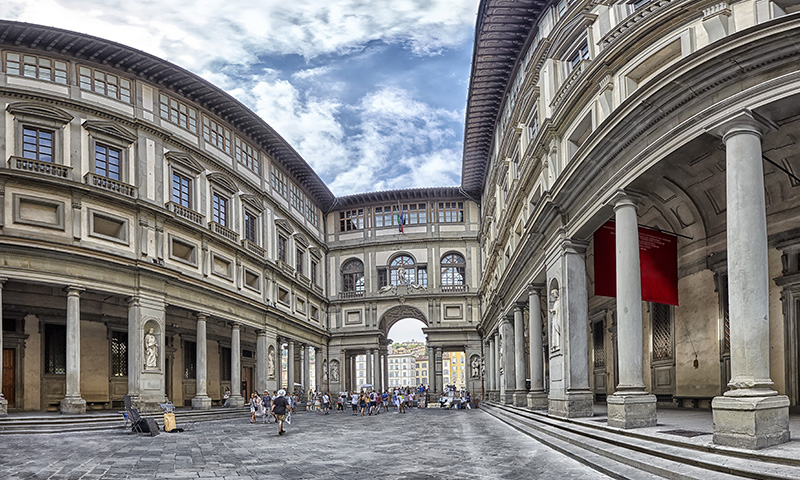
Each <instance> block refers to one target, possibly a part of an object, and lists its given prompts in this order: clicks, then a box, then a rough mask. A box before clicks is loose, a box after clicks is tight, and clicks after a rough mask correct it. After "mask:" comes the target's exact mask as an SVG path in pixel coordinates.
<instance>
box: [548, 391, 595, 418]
mask: <svg viewBox="0 0 800 480" xmlns="http://www.w3.org/2000/svg"><path fill="white" fill-rule="evenodd" d="M547 400H548V402H547V403H548V410H549V412H548V413H549V414H550V415H553V416H556V417H565V418H582V417H593V416H594V408H593V407H594V394H593V393H591V392H585V393H584V392H581V393H569V392H568V393H567V394H566V398H552V397H551V398H548V399H547Z"/></svg>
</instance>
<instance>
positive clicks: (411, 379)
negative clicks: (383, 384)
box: [388, 353, 417, 387]
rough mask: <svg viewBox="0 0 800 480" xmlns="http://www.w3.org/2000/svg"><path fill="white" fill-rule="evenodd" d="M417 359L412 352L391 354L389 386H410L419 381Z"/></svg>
mask: <svg viewBox="0 0 800 480" xmlns="http://www.w3.org/2000/svg"><path fill="white" fill-rule="evenodd" d="M415 364H416V361H415V357H414V355H411V354H408V353H406V354H392V355H389V381H388V384H389V387H409V386H414V385H415V384H416V382H417V379H416V377H417V374H416V367H415Z"/></svg>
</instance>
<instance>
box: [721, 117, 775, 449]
mask: <svg viewBox="0 0 800 480" xmlns="http://www.w3.org/2000/svg"><path fill="white" fill-rule="evenodd" d="M714 130H715V132H716V133H718V134H720V135H721V136H722V140H723V142H725V151H726V155H725V161H726V169H725V174H726V190H727V242H728V301H729V311H730V335H731V380H730V382H729V383H728V387H729V390H728V391H727V392H725V394H724V395H723V396H719V397H716V398H714V400H713V402H712V410H713V415H714V443H718V444H720V445H726V446H732V447H741V448H750V449H757V448H764V447H769V446H772V445H777V444H780V443H785V442H788V441H789V398H788V397H787V396H786V395H778V392H776V391H775V390H773V389H772V385H773V383H772V379H771V378H770V370H769V354H770V338H769V282H770V277H769V270H768V261H767V248H768V244H767V223H766V209H765V200H764V169H763V160H762V153H761V135H762V134H764V133H766V132H767V130H768V126H767V124H766V121H765V120H763V119H761V118H755V116H754V114H752V113H751V112H749V111H743V112H739V113H737V114H735V115H734V116H733V117H732V118H728V119H726V120H725V121H723V122H722V123H721V124H720V125H718V126H717V127H716V128H715V129H714Z"/></svg>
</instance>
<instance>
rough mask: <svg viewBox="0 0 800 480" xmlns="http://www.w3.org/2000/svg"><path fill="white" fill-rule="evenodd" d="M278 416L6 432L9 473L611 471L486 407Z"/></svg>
mask: <svg viewBox="0 0 800 480" xmlns="http://www.w3.org/2000/svg"><path fill="white" fill-rule="evenodd" d="M293 418H294V421H293V422H292V425H291V426H289V427H288V428H287V431H288V433H287V434H286V435H284V436H278V435H277V427H276V426H275V425H274V424H268V425H264V424H260V423H259V424H251V423H250V421H249V420H250V419H249V416H247V417H242V418H241V419H237V420H222V421H207V422H202V423H198V424H197V425H196V426H195V427H194V429H193V430H191V431H188V432H183V433H175V434H168V433H162V434H161V435H158V436H156V437H149V436H142V435H138V434H131V433H122V432H87V433H61V434H37V435H20V434H9V435H4V436H3V437H2V448H0V478H2V479H50V478H52V479H73V478H74V479H123V478H125V479H128V478H129V479H153V478H162V479H173V478H174V479H189V478H214V479H226V478H229V479H234V478H235V479H237V480H244V479H254V480H255V479H284V478H286V479H325V480H328V479H346V480H352V479H353V478H364V477H365V476H369V477H377V476H380V478H391V479H415V480H416V479H423V480H424V479H443V478H459V479H467V480H472V479H487V478H491V479H530V478H560V479H590V480H591V479H603V478H608V477H606V476H604V475H602V474H601V473H599V472H597V471H595V470H592V469H590V468H589V467H586V466H584V465H583V464H581V463H579V462H577V461H575V460H573V459H571V458H569V457H567V456H565V455H562V454H560V453H558V452H555V451H553V450H551V449H549V448H548V447H545V446H544V445H542V444H540V443H539V442H537V441H536V440H534V439H532V438H530V437H528V436H526V435H524V434H522V433H520V432H518V431H516V430H514V429H513V428H511V427H509V426H507V425H505V424H504V423H502V422H500V421H498V420H497V419H495V418H493V417H491V416H490V415H488V414H486V413H484V412H482V411H480V410H466V411H443V410H438V409H426V410H415V409H411V410H409V412H408V413H407V414H397V413H394V412H388V413H382V414H380V415H377V416H371V417H370V416H365V417H360V416H352V415H351V413H350V412H347V413H344V414H336V413H332V414H330V415H322V414H318V413H311V412H299V413H298V414H296V415H294V417H293Z"/></svg>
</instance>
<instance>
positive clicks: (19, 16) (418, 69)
mask: <svg viewBox="0 0 800 480" xmlns="http://www.w3.org/2000/svg"><path fill="white" fill-rule="evenodd" d="M477 5H478V0H293V1H286V0H261V1H254V0H226V1H218V0H200V1H196V2H190V1H186V0H183V1H175V0H135V1H129V0H124V1H123V0H37V1H35V2H34V1H30V0H3V1H2V2H0V17H2V18H5V19H10V20H19V21H24V22H31V23H38V24H44V25H50V26H55V27H60V28H66V29H70V30H75V31H78V32H82V33H88V34H91V35H95V36H98V37H102V38H106V39H110V40H113V41H116V42H120V43H123V44H126V45H129V46H132V47H134V48H138V49H141V50H144V51H146V52H148V53H151V54H154V55H157V56H159V57H161V58H164V59H166V60H169V61H171V62H173V63H176V64H178V65H180V66H182V67H184V68H187V69H188V70H191V71H192V72H194V73H196V74H198V75H200V76H202V77H204V78H206V79H207V80H209V81H211V82H212V83H214V84H216V85H217V86H219V87H221V88H223V89H224V90H226V91H228V92H229V93H231V94H232V95H233V96H235V97H236V98H238V99H239V100H240V101H241V102H242V103H244V104H245V105H247V106H248V107H249V108H250V109H252V110H253V111H255V112H256V113H257V114H259V115H260V116H261V117H263V118H264V120H266V121H267V123H269V124H270V125H271V126H272V127H273V128H275V129H276V130H277V131H278V133H280V134H281V135H282V136H283V137H284V138H285V139H286V140H287V141H288V142H289V143H290V144H291V145H292V146H294V148H295V149H296V150H297V151H298V152H299V153H300V154H301V155H302V156H303V158H305V160H306V161H307V162H308V163H309V164H311V166H312V167H313V168H314V169H315V170H316V171H317V173H318V174H319V175H320V176H321V177H322V179H323V180H324V181H325V182H326V183H327V184H328V186H329V188H330V189H331V191H333V193H334V194H335V195H348V194H352V193H359V192H365V191H374V190H386V189H395V188H408V187H428V186H446V185H458V184H459V183H460V181H461V180H460V173H461V151H462V137H463V129H464V109H465V106H466V94H467V87H468V82H469V70H470V61H471V55H472V38H473V29H474V24H475V14H476V11H477Z"/></svg>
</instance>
